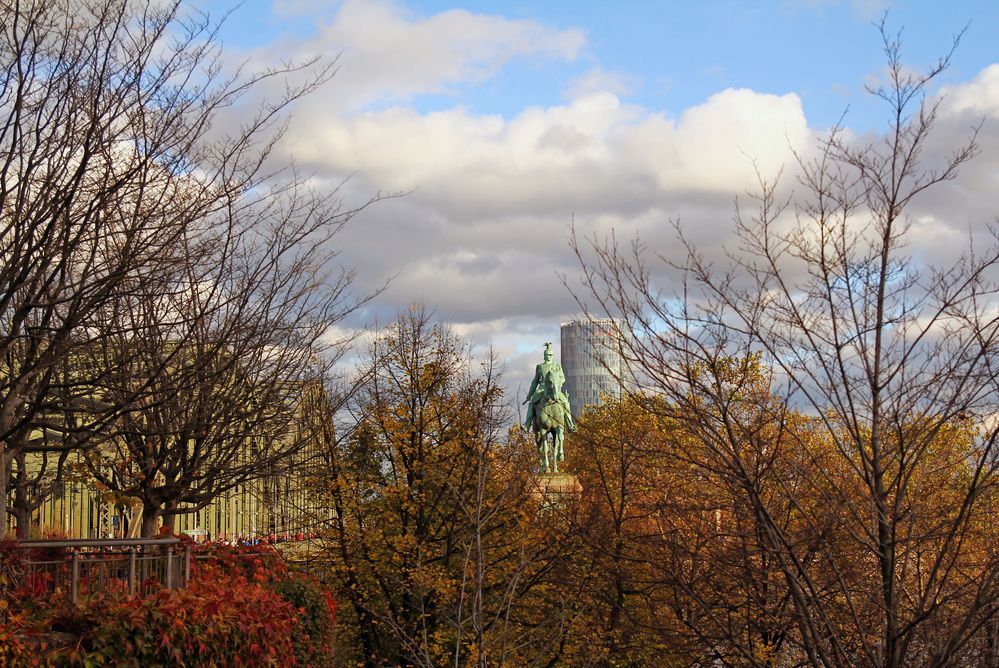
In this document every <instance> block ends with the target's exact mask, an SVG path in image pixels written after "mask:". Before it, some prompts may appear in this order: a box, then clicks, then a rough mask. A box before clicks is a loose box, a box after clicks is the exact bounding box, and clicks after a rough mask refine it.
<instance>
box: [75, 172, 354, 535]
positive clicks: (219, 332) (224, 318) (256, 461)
mask: <svg viewBox="0 0 999 668" xmlns="http://www.w3.org/2000/svg"><path fill="white" fill-rule="evenodd" d="M353 213H354V211H351V210H342V209H341V207H340V204H339V200H338V199H337V198H336V194H335V192H324V193H316V192H312V191H310V190H308V189H307V188H305V187H304V186H302V185H300V184H292V185H283V186H282V187H280V188H278V189H277V190H276V191H267V192H265V193H258V194H257V195H256V196H255V197H254V198H253V201H252V202H242V203H241V205H240V207H239V211H238V215H236V216H234V217H232V218H231V219H230V220H229V222H228V224H219V225H217V226H216V227H214V228H211V229H208V230H201V231H199V232H198V233H197V234H196V235H193V236H185V238H183V239H181V240H179V241H178V243H177V244H176V245H175V249H174V250H173V251H172V255H171V260H172V262H171V263H170V264H171V266H172V269H171V270H169V271H163V272H160V273H159V274H157V277H156V278H157V279H164V278H165V279H166V280H165V281H164V280H152V281H137V282H135V283H131V282H126V283H124V284H123V286H122V287H123V288H124V289H123V290H121V291H120V292H116V293H115V295H114V297H113V298H112V299H110V300H108V301H107V302H106V304H105V305H104V307H103V308H102V309H100V310H98V311H97V312H96V313H95V323H94V326H95V327H96V328H97V329H99V330H100V331H102V332H104V335H103V337H102V340H101V342H100V344H99V345H93V346H91V347H89V348H88V349H87V350H81V351H79V357H80V358H81V360H84V359H85V360H86V363H87V364H89V365H91V366H93V367H95V368H96V369H101V370H103V379H104V382H103V384H102V385H101V386H100V387H95V388H93V391H94V392H95V393H96V394H97V395H98V396H100V397H101V399H102V400H103V402H104V403H106V404H110V405H115V406H122V410H121V411H119V414H118V416H117V417H116V418H115V419H114V420H113V421H111V422H105V423H103V424H101V425H100V427H99V428H98V429H96V430H94V432H93V433H92V434H91V435H90V440H91V442H94V443H99V444H100V447H97V448H93V449H92V450H89V451H88V452H87V453H86V455H85V456H86V458H87V461H88V463H89V465H90V471H91V474H92V475H93V476H94V477H95V479H96V480H97V481H99V482H100V483H101V484H103V485H105V486H107V487H108V488H110V489H112V490H115V491H117V492H118V493H120V494H122V495H125V496H134V497H137V498H138V499H140V500H141V501H142V503H143V533H144V535H147V536H148V535H151V534H155V532H156V528H157V524H158V520H159V518H160V516H163V518H164V521H165V523H166V524H170V525H172V523H173V519H174V517H175V516H176V515H177V514H183V513H187V512H192V511H195V510H198V509H200V508H202V507H204V506H205V505H207V504H208V503H210V502H211V501H212V500H213V499H215V498H216V497H217V496H218V495H219V494H221V493H222V492H225V491H227V490H229V489H232V488H233V487H235V486H236V485H240V484H243V483H246V482H248V481H251V480H254V479H257V478H261V477H264V476H267V475H273V474H277V473H279V472H282V471H285V470H286V468H287V467H289V466H292V465H294V464H300V463H301V462H300V461H299V460H298V458H297V457H296V455H297V454H299V453H300V452H301V451H302V450H303V449H304V448H305V447H306V446H307V445H308V444H309V443H310V441H309V439H308V436H307V434H305V433H304V432H303V431H302V430H301V429H300V428H299V427H298V424H297V422H298V421H299V419H300V418H301V411H302V410H303V405H304V404H305V402H307V399H308V394H309V392H312V391H315V389H316V388H317V387H319V386H320V384H321V382H322V379H323V378H325V376H326V373H327V370H328V369H329V368H330V367H331V366H332V365H333V364H335V363H336V361H337V360H338V359H339V357H340V355H341V354H342V353H343V352H344V350H345V345H346V341H343V340H337V339H335V338H334V337H333V335H332V333H331V329H332V327H333V326H334V325H335V324H336V323H337V322H339V321H341V320H342V319H343V318H344V317H346V316H347V315H348V314H349V313H351V312H352V311H353V310H354V309H356V308H357V307H358V306H359V305H360V304H363V303H364V300H363V299H362V300H360V301H358V300H354V299H352V298H351V296H350V294H349V292H348V289H349V287H350V283H351V276H352V275H351V273H350V272H348V271H345V270H337V271H334V272H333V273H330V272H331V268H332V266H333V264H332V263H333V261H334V258H335V256H336V254H337V251H336V249H335V247H334V245H333V243H332V242H333V240H334V236H335V234H336V233H337V232H338V231H339V230H340V229H341V228H342V226H343V225H344V224H345V223H346V222H347V220H348V219H349V218H350V217H351V216H352V215H353ZM98 319H99V320H98ZM113 322H117V323H118V327H117V328H116V327H115V326H114V324H113ZM116 330H117V331H116ZM85 375H93V374H85ZM72 419H73V421H74V422H75V423H77V424H83V423H87V422H88V421H89V420H90V418H89V416H86V417H84V418H83V419H78V418H77V413H74V414H73V416H72ZM77 429H79V427H77Z"/></svg>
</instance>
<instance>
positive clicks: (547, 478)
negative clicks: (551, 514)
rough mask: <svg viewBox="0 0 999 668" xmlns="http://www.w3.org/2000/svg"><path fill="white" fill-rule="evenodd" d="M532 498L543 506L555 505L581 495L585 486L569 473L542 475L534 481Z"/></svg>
mask: <svg viewBox="0 0 999 668" xmlns="http://www.w3.org/2000/svg"><path fill="white" fill-rule="evenodd" d="M533 483H534V484H533V485H532V489H531V496H533V497H534V498H535V499H537V500H538V501H540V502H541V504H542V505H554V504H559V503H562V502H564V501H567V500H568V497H574V496H577V495H579V494H580V493H581V492H582V491H583V486H582V485H580V484H579V479H578V478H577V477H576V476H574V475H571V474H569V473H542V474H539V475H538V477H537V478H535V479H534V481H533Z"/></svg>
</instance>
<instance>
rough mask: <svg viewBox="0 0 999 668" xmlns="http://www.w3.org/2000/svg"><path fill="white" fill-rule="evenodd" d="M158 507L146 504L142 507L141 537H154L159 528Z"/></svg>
mask: <svg viewBox="0 0 999 668" xmlns="http://www.w3.org/2000/svg"><path fill="white" fill-rule="evenodd" d="M160 512H161V511H160V509H159V508H151V507H149V506H148V505H143V507H142V537H143V538H156V536H157V534H158V533H159V529H160Z"/></svg>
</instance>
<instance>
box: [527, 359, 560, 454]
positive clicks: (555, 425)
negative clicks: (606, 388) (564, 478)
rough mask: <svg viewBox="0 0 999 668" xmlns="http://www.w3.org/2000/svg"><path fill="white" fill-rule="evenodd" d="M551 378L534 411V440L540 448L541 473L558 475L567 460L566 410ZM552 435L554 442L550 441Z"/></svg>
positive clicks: (545, 385)
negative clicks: (560, 466) (559, 465)
mask: <svg viewBox="0 0 999 668" xmlns="http://www.w3.org/2000/svg"><path fill="white" fill-rule="evenodd" d="M555 392H556V390H555V385H554V383H552V379H551V376H547V375H546V376H545V379H544V396H543V397H542V398H541V400H540V401H539V402H538V403H537V405H536V406H535V409H534V425H533V427H534V429H533V431H534V439H535V445H536V446H537V448H538V470H539V471H540V472H541V473H558V463H559V462H560V461H562V460H563V459H565V454H564V453H563V450H562V444H563V443H564V442H565V432H566V419H565V418H566V416H565V408H563V407H562V404H560V403H559V401H558V399H556V394H555ZM549 435H551V437H552V440H551V441H549V440H548V436H549Z"/></svg>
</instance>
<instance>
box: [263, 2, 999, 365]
mask: <svg viewBox="0 0 999 668" xmlns="http://www.w3.org/2000/svg"><path fill="white" fill-rule="evenodd" d="M584 45H585V38H584V36H583V34H582V33H580V32H579V31H575V30H558V29H554V28H551V27H548V26H544V25H541V24H539V23H536V22H531V21H511V20H508V19H505V18H502V17H498V16H487V15H480V14H473V13H470V12H466V11H450V12H444V13H441V14H436V15H433V16H429V17H425V18H421V17H414V16H411V15H407V14H405V13H404V12H403V11H402V10H400V9H399V8H398V7H397V6H396V5H394V4H389V3H385V2H374V3H360V2H347V3H345V4H344V5H343V6H342V7H341V8H340V9H339V11H338V12H336V14H335V16H334V17H333V19H332V20H331V21H330V22H328V23H326V24H324V25H323V26H320V29H319V31H318V32H317V34H316V36H315V37H314V38H313V39H312V40H309V41H308V42H307V43H303V44H300V45H294V48H293V49H290V50H289V52H288V55H294V53H299V54H303V55H304V54H308V53H314V52H327V53H335V52H339V51H341V50H342V51H343V54H344V55H343V58H342V60H341V63H340V64H341V70H340V72H339V73H338V75H337V76H336V77H335V79H334V80H333V81H332V82H331V83H330V84H329V85H328V86H326V87H325V88H323V89H322V90H320V91H318V92H317V93H316V94H314V95H312V96H310V97H308V98H306V99H304V100H302V101H301V102H300V103H299V104H298V105H297V106H296V109H295V116H294V119H293V123H292V125H291V127H290V129H289V131H288V133H287V135H286V136H285V138H284V140H283V143H282V149H283V150H285V151H287V152H288V153H289V154H290V155H292V156H293V157H294V158H295V160H296V162H298V163H299V164H300V165H301V166H303V167H304V168H305V169H308V170H311V171H314V172H315V173H316V175H317V179H318V180H320V181H326V182H330V183H336V182H338V181H339V180H340V179H342V178H343V177H344V176H345V175H348V174H354V175H355V176H354V178H353V179H352V180H351V181H350V183H349V192H347V193H345V195H347V196H348V201H350V197H354V198H355V199H364V196H365V195H370V194H371V193H373V192H375V191H377V190H381V191H394V190H407V191H408V190H414V189H415V190H414V192H413V193H412V194H411V195H409V196H407V197H403V198H400V199H394V200H390V201H386V202H381V203H379V204H377V205H375V206H373V207H371V208H369V209H367V210H365V212H364V213H363V215H362V216H360V217H359V218H358V219H357V220H355V221H353V222H352V223H351V224H350V225H349V226H348V227H347V228H346V230H345V231H344V233H343V234H342V235H341V236H339V237H338V242H339V243H341V244H342V245H343V254H342V256H341V259H342V260H343V261H344V262H345V263H346V264H347V265H359V266H358V287H359V288H360V289H361V291H363V290H364V289H365V288H371V287H375V286H379V285H381V284H382V282H383V281H384V280H385V278H387V277H388V276H390V275H395V276H396V279H395V280H394V282H393V283H392V285H391V286H390V288H389V290H388V291H387V292H386V293H385V294H384V295H382V296H381V297H380V298H379V300H378V302H377V304H376V307H377V308H378V309H379V311H380V316H379V317H380V318H381V319H382V320H383V321H384V320H386V319H388V318H390V317H391V316H392V315H393V314H394V313H395V312H396V311H397V309H398V308H400V307H405V306H406V305H407V304H409V303H412V302H417V301H422V302H425V303H427V304H428V305H430V306H432V307H435V308H436V312H437V314H438V315H439V317H440V318H441V319H443V320H446V321H449V322H454V323H459V328H460V331H461V333H463V334H466V335H468V336H469V337H471V338H472V339H474V340H476V341H477V342H478V341H482V340H484V339H488V338H489V337H490V336H492V337H495V339H497V340H501V343H500V345H498V352H499V353H500V355H501V357H503V358H504V359H509V360H510V366H511V370H512V371H514V372H515V374H516V373H520V372H521V369H520V368H519V367H517V368H514V367H515V366H516V365H519V364H524V365H525V368H526V369H527V371H525V373H528V372H529V371H530V369H531V368H533V367H531V366H530V365H529V364H528V362H531V360H533V361H536V360H534V357H536V356H537V354H536V352H532V353H531V354H530V355H527V354H526V353H524V352H523V351H520V347H519V344H518V343H517V342H518V341H519V342H525V343H529V344H531V345H533V344H537V345H536V346H534V347H532V348H531V350H540V346H541V343H543V342H544V341H545V340H552V339H553V338H555V339H557V335H558V328H557V324H558V322H559V320H562V319H567V318H568V317H570V316H572V315H574V314H575V313H576V312H577V306H576V304H575V302H574V301H573V298H572V296H571V295H570V294H569V293H568V292H567V291H566V290H565V288H564V287H563V285H562V283H561V279H560V276H559V275H560V274H565V275H567V276H568V277H569V280H570V281H572V280H574V277H576V276H578V273H579V269H578V266H577V264H576V259H575V258H574V256H573V255H572V253H571V251H570V250H569V248H568V245H567V242H566V237H567V236H568V234H569V223H570V220H571V219H572V218H573V217H574V219H575V225H576V228H577V231H578V232H579V233H580V234H582V235H589V234H597V235H602V234H606V233H608V232H609V231H610V230H616V231H618V232H619V234H620V236H621V237H623V238H626V239H627V238H629V237H631V236H632V235H634V234H636V233H637V234H640V235H641V236H642V238H643V239H644V240H645V241H647V242H648V244H649V247H650V248H651V249H653V250H655V251H657V252H662V253H664V254H667V255H669V254H671V253H673V252H674V251H675V250H676V247H677V244H676V240H675V238H674V236H673V232H672V228H671V226H670V224H669V221H670V220H671V219H677V218H678V219H680V220H681V222H682V224H683V226H684V229H685V230H686V231H687V233H688V234H689V236H690V239H691V240H692V241H693V242H694V243H696V244H698V246H699V247H701V248H703V249H706V251H707V252H708V253H709V255H716V254H717V253H718V251H719V249H720V248H721V246H722V245H723V244H726V243H730V242H731V240H732V222H731V219H732V214H733V209H732V200H733V197H734V196H737V195H742V194H743V193H744V192H745V191H747V190H754V189H755V187H756V186H757V185H758V184H757V181H756V175H755V173H754V167H753V163H754V161H755V163H756V165H757V167H758V169H759V171H760V172H761V174H762V175H763V176H765V177H772V176H774V175H775V174H776V172H777V171H778V170H779V169H780V168H781V167H782V166H784V167H786V168H787V169H788V171H789V173H788V174H786V175H785V183H786V184H787V185H788V187H791V186H793V185H794V171H795V158H794V155H793V153H792V148H794V149H797V150H799V151H802V152H804V153H805V154H806V155H807V153H808V151H809V149H810V147H811V146H813V145H814V140H815V138H816V132H817V131H816V129H814V128H811V127H809V125H808V122H807V119H806V116H805V113H804V110H803V108H802V101H801V99H800V98H799V96H798V95H797V94H795V93H792V92H788V93H786V94H783V95H775V94H768V93H760V92H756V91H753V90H749V89H726V90H721V91H720V92H717V93H715V94H714V95H711V96H710V97H708V98H707V99H705V100H704V101H703V102H701V103H700V104H697V105H695V106H692V107H690V108H687V109H685V110H680V111H679V113H678V114H667V113H665V112H663V111H662V110H658V109H649V108H645V107H642V106H638V105H636V104H631V103H628V102H626V101H624V99H623V98H624V96H625V95H627V93H628V87H629V84H630V83H631V82H630V81H629V80H628V79H627V77H624V76H622V75H619V74H618V73H613V72H607V71H605V70H602V69H600V68H599V66H597V67H594V68H593V69H592V70H590V71H589V72H588V73H586V74H584V75H583V76H582V77H580V78H579V79H577V80H576V81H574V82H571V83H569V84H568V85H567V86H566V90H567V91H568V97H567V98H566V99H565V101H564V102H563V103H561V104H554V105H551V106H528V107H524V108H522V109H520V110H519V111H515V112H513V113H510V114H508V115H507V116H505V117H504V116H501V115H489V114H478V113H475V112H474V111H473V110H471V109H469V108H465V107H462V106H453V107H451V108H445V109H439V110H437V111H433V112H427V113H423V112H421V111H420V110H418V109H417V108H416V107H415V106H413V105H410V104H408V102H407V100H408V99H409V98H411V97H413V96H416V95H420V94H423V93H432V92H440V91H446V90H447V89H448V88H449V87H452V86H458V85H464V84H469V83H474V82H477V81H478V82H480V81H483V80H485V79H488V78H489V77H490V76H492V75H493V74H495V73H496V72H497V71H498V70H499V69H500V68H502V67H503V66H504V64H506V63H508V62H509V61H510V60H511V59H513V58H518V57H529V58H538V59H545V60H550V59H558V60H572V59H574V58H577V57H578V56H579V54H580V52H581V49H583V48H584ZM280 51H281V49H279V48H273V49H271V50H270V53H277V52H280ZM946 92H947V98H946V99H945V102H944V104H943V106H942V107H941V116H940V119H939V127H938V131H937V134H936V135H935V138H934V139H933V140H932V141H931V142H930V143H929V144H927V146H926V148H925V151H924V156H923V157H924V158H925V159H926V161H927V163H929V164H935V163H934V161H939V160H941V159H942V156H946V155H947V154H948V153H949V151H950V150H952V149H953V148H954V146H955V145H956V142H958V141H959V140H960V139H961V138H962V137H964V136H966V134H967V132H968V129H969V127H971V126H972V125H973V124H974V123H976V122H977V120H978V119H980V118H981V117H982V116H988V117H989V120H988V122H987V123H986V124H985V126H984V127H983V129H982V131H981V133H980V134H979V142H980V143H981V144H982V147H983V150H984V152H985V153H986V155H987V156H992V158H991V160H992V161H991V162H990V159H989V158H980V159H979V160H977V161H973V162H971V163H970V164H969V165H967V166H965V167H964V168H963V169H962V171H961V175H960V178H959V179H958V180H956V181H953V182H948V183H945V184H943V185H942V186H941V187H939V188H937V189H935V190H933V191H931V192H930V193H928V194H927V195H926V196H925V197H921V198H919V199H918V200H916V201H915V202H913V207H912V210H911V213H912V215H913V217H914V218H913V221H914V227H913V234H912V238H911V245H910V248H911V250H912V253H913V255H914V256H917V257H918V258H919V259H925V260H929V261H935V260H945V259H946V252H945V251H947V249H950V248H953V247H954V246H956V245H958V244H960V243H962V242H963V241H964V240H966V239H967V238H968V231H969V229H972V228H973V229H975V230H981V229H983V228H984V226H985V225H986V224H988V223H991V222H993V221H994V219H995V215H996V213H995V212H996V210H997V206H996V205H997V200H996V193H997V192H999V171H997V170H996V169H995V163H994V156H995V155H997V154H999V127H994V126H999V65H993V66H991V67H989V68H986V69H985V70H983V71H982V72H981V73H980V74H979V75H978V76H977V77H976V78H975V79H974V80H972V81H969V82H967V83H965V84H962V85H958V86H952V87H950V88H949V89H948V90H947V91H946ZM376 101H377V102H379V104H378V105H377V106H373V105H370V103H371V102H376ZM387 104H390V105H391V106H386V105H387ZM366 105H367V106H366ZM993 119H996V120H993ZM969 121H970V122H969ZM848 136H849V137H850V139H851V141H852V140H854V139H856V140H857V141H860V140H865V141H866V140H868V139H870V137H853V136H852V135H848ZM659 278H660V280H661V282H662V283H661V284H662V285H663V286H664V287H668V284H667V283H666V279H665V278H664V277H659ZM525 355H526V357H525ZM528 358H531V359H530V360H528ZM531 363H533V362H531ZM517 377H519V376H517Z"/></svg>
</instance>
